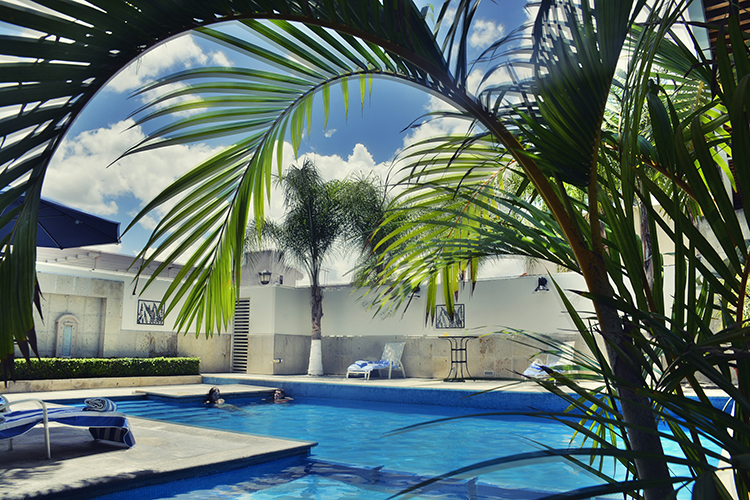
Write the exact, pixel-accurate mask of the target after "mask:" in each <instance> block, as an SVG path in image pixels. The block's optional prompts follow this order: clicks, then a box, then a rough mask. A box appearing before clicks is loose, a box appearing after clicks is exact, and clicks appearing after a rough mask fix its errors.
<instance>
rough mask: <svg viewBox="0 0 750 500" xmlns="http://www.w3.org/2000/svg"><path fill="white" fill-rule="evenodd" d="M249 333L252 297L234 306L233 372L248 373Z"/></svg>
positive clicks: (241, 300)
mask: <svg viewBox="0 0 750 500" xmlns="http://www.w3.org/2000/svg"><path fill="white" fill-rule="evenodd" d="M248 333H250V299H240V300H239V301H238V302H237V304H236V305H235V306H234V327H233V328H232V372H233V373H247V354H248V353H247V351H248V348H249V346H248V339H247V336H248Z"/></svg>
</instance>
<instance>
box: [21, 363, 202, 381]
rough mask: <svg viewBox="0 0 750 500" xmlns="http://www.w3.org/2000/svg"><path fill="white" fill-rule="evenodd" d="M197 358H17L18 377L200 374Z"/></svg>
mask: <svg viewBox="0 0 750 500" xmlns="http://www.w3.org/2000/svg"><path fill="white" fill-rule="evenodd" d="M199 374H200V359H198V358H112V359H99V358H81V359H76V358H41V359H32V360H31V363H27V362H26V360H24V359H16V363H15V373H14V377H13V378H14V379H15V380H47V379H64V378H102V377H149V376H162V375H173V376H174V375H199Z"/></svg>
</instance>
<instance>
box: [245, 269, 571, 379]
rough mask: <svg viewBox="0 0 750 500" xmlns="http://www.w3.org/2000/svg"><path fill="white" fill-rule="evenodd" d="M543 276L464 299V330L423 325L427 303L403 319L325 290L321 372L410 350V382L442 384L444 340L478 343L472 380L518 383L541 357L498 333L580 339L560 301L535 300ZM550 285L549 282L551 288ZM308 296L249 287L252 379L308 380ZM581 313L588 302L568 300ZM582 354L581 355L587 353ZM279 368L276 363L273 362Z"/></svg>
mask: <svg viewBox="0 0 750 500" xmlns="http://www.w3.org/2000/svg"><path fill="white" fill-rule="evenodd" d="M538 277H539V276H522V277H518V278H508V279H498V280H492V281H481V282H479V283H478V284H477V286H476V289H475V291H474V293H473V294H472V293H471V292H470V291H469V290H468V289H465V290H462V291H461V292H460V293H459V298H458V300H457V301H456V302H457V303H460V304H463V305H464V308H465V319H466V325H465V328H462V329H446V328H437V327H436V326H435V325H433V324H425V321H424V318H425V311H424V300H423V299H421V298H420V299H415V301H414V302H413V303H412V304H411V306H410V308H409V309H408V310H407V311H406V312H403V311H398V312H396V313H395V314H393V315H386V314H384V313H380V314H375V313H374V312H373V310H372V309H368V306H369V302H368V300H367V297H364V298H363V297H362V291H356V290H354V289H353V288H352V287H349V286H335V287H327V288H326V289H325V290H324V298H323V321H322V330H323V369H324V372H325V373H326V374H338V375H343V374H345V373H346V368H347V367H348V366H349V365H350V364H351V363H352V362H353V361H355V360H357V359H379V358H380V356H381V354H382V352H383V346H384V345H385V343H386V342H406V346H405V349H404V356H403V361H404V365H405V368H406V372H407V375H408V376H410V377H425V378H443V377H445V376H447V375H448V372H449V370H450V350H449V343H448V341H447V340H445V339H442V338H440V337H441V336H443V335H445V334H451V335H464V334H469V335H475V336H480V337H481V338H478V339H474V340H471V341H470V342H469V345H468V366H469V370H470V372H471V374H472V375H474V376H484V375H485V371H487V372H491V375H488V376H494V377H503V378H506V377H510V378H518V373H519V372H523V370H525V369H526V367H528V365H529V363H530V360H531V358H532V357H533V356H534V355H535V354H536V353H537V352H538V348H536V347H528V346H523V345H520V344H519V343H517V342H514V341H513V340H512V339H513V338H516V339H518V338H519V337H518V336H517V335H511V334H509V333H498V332H511V333H518V332H522V331H525V332H533V333H541V334H545V335H549V336H551V337H552V338H555V339H558V340H560V341H570V340H572V339H575V338H576V335H575V334H574V325H573V323H572V322H571V321H570V319H569V318H568V316H567V314H566V313H565V312H564V306H563V303H562V301H561V299H560V298H559V297H558V295H557V293H556V292H554V291H549V292H534V289H535V288H536V286H537V280H538ZM554 279H555V280H556V281H557V282H558V283H559V284H560V286H561V287H562V288H563V289H566V290H580V289H583V287H584V286H585V284H584V282H583V280H582V279H581V278H580V277H579V276H577V275H574V274H570V273H569V274H557V275H555V276H554ZM551 286H552V283H551V282H550V287H551ZM309 294H310V291H309V289H308V288H291V287H286V286H270V285H269V286H266V287H247V288H243V289H242V290H241V295H242V297H243V298H248V299H250V303H251V314H250V331H249V351H250V353H249V355H248V373H257V374H276V375H279V374H303V373H306V372H307V363H308V356H309V346H310V337H309V333H310V305H309ZM567 297H568V299H569V300H570V301H571V302H573V304H574V305H576V306H577V307H578V308H579V309H580V308H584V309H585V307H586V301H584V300H583V299H581V298H580V297H579V296H578V295H577V294H574V293H572V292H567ZM579 347H581V348H582V347H583V346H582V345H581V346H579ZM274 360H276V362H274Z"/></svg>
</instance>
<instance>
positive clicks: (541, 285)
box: [534, 277, 549, 292]
mask: <svg viewBox="0 0 750 500" xmlns="http://www.w3.org/2000/svg"><path fill="white" fill-rule="evenodd" d="M534 291H535V292H549V288H547V278H544V277H540V278H539V280H537V284H536V288H535V289H534Z"/></svg>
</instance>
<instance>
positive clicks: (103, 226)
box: [0, 195, 120, 249]
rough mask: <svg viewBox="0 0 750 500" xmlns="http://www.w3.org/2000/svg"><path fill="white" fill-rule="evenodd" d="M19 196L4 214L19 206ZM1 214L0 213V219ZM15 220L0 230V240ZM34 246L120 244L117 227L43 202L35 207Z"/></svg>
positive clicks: (71, 246) (54, 204)
mask: <svg viewBox="0 0 750 500" xmlns="http://www.w3.org/2000/svg"><path fill="white" fill-rule="evenodd" d="M23 200H24V197H23V195H21V196H20V197H19V198H18V199H17V200H15V201H14V202H12V203H11V204H10V206H9V207H8V208H7V209H6V210H5V211H9V210H13V209H14V208H18V207H20V206H21V205H23ZM1 215H2V213H0V216H1ZM15 222H16V218H15V217H14V218H13V220H12V221H11V222H10V223H8V224H7V225H5V226H4V227H2V228H0V240H2V239H3V238H4V237H5V236H7V235H8V234H9V233H10V232H11V231H12V230H13V225H14V224H15ZM37 225H38V228H39V229H38V231H37V234H36V238H37V240H36V245H37V246H39V247H48V248H60V249H63V248H76V247H83V246H88V245H103V244H107V243H118V242H119V241H120V223H119V222H114V221H111V220H107V219H103V218H101V217H97V216H96V215H91V214H87V213H86V212H82V211H81V210H76V209H75V208H71V207H67V206H65V205H61V204H59V203H55V202H53V201H50V200H46V199H44V198H42V199H41V201H40V204H39V221H38V224H37Z"/></svg>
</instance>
